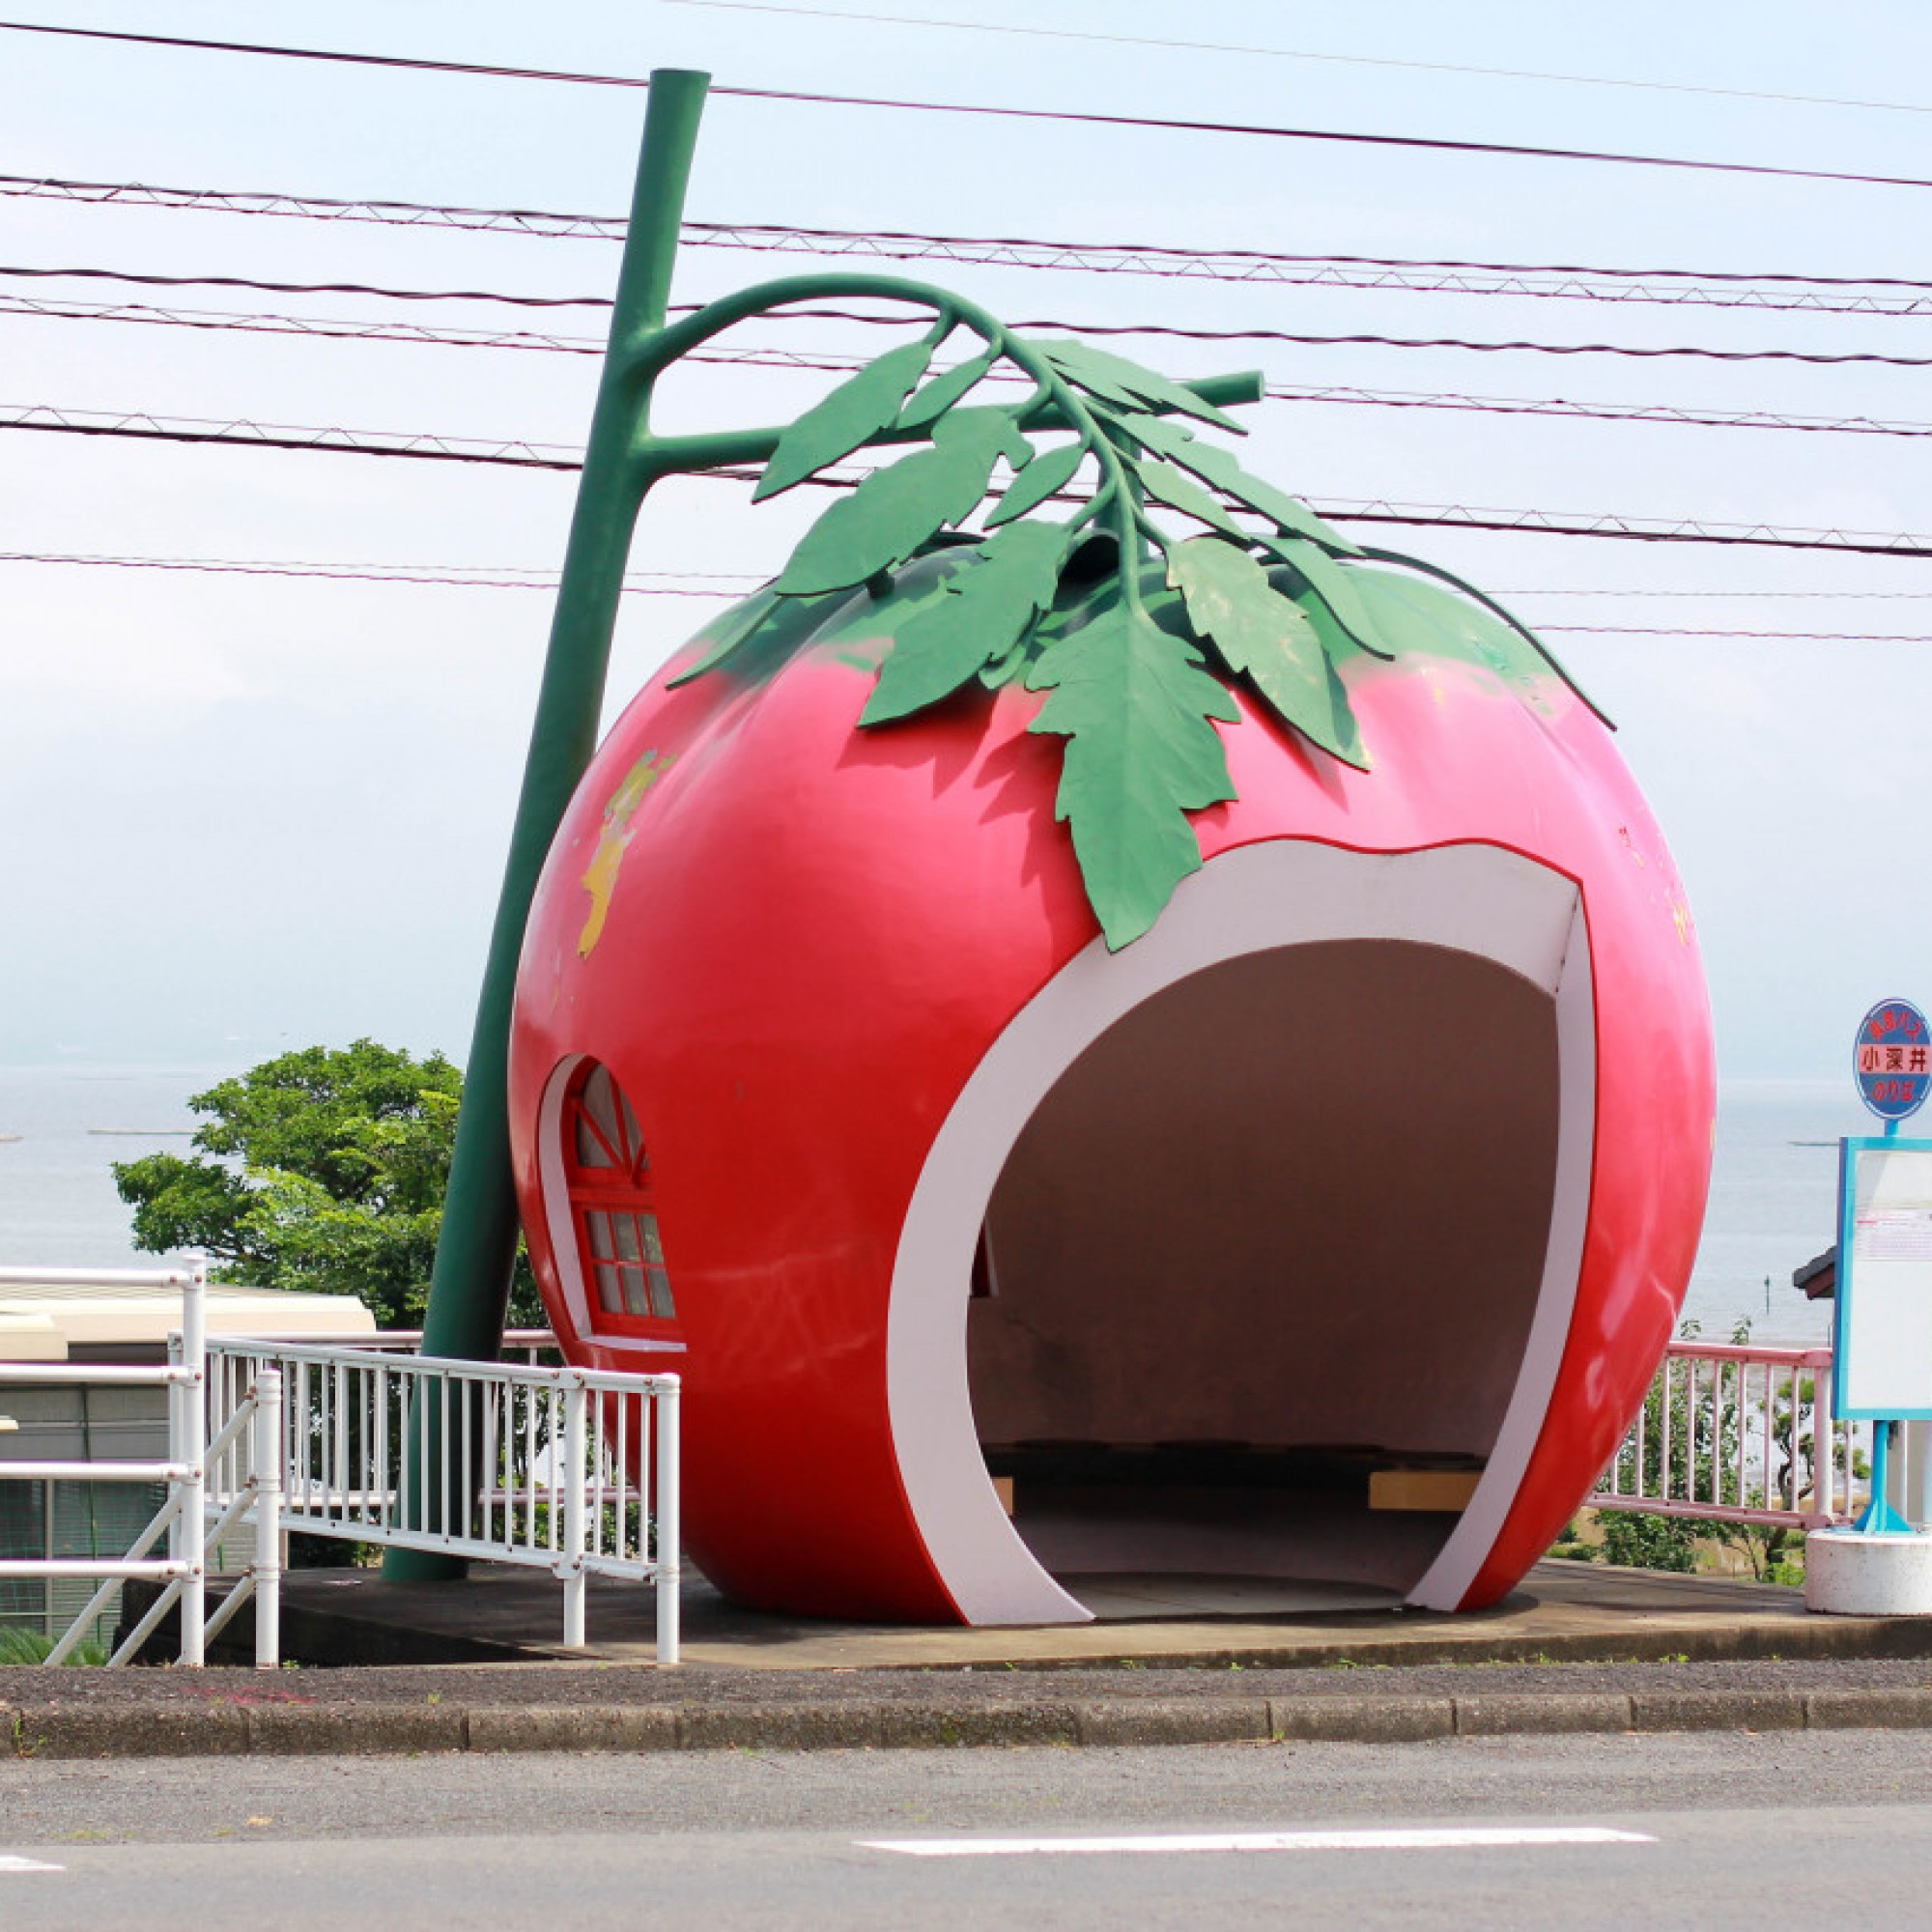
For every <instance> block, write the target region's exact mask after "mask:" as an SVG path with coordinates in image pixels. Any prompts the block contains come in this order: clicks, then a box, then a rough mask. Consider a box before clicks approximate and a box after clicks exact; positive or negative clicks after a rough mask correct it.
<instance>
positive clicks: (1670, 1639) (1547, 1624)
mask: <svg viewBox="0 0 1932 1932" xmlns="http://www.w3.org/2000/svg"><path fill="white" fill-rule="evenodd" d="M1077 1580H1080V1582H1081V1588H1080V1590H1079V1592H1078V1594H1080V1595H1081V1597H1082V1599H1083V1601H1086V1602H1088V1603H1090V1604H1091V1605H1094V1607H1095V1608H1096V1609H1098V1610H1099V1611H1100V1612H1101V1620H1100V1621H1096V1622H1094V1623H1091V1624H1061V1625H1053V1626H1046V1627H1037V1626H1036V1627H1030V1628H1025V1629H1019V1630H962V1629H957V1628H952V1629H943V1630H928V1629H906V1628H900V1627H895V1626H892V1625H881V1624H857V1623H834V1622H826V1621H822V1620H818V1619H814V1618H809V1617H786V1616H776V1615H768V1614H764V1613H761V1612H758V1611H754V1610H743V1609H739V1608H737V1607H735V1606H734V1605H730V1604H727V1603H725V1600H724V1599H723V1598H722V1597H720V1596H719V1595H718V1593H717V1592H716V1591H715V1590H713V1589H712V1588H711V1587H710V1585H709V1584H707V1583H704V1582H703V1581H701V1580H699V1579H694V1580H692V1581H689V1582H687V1584H686V1588H685V1592H684V1601H683V1621H684V1655H685V1659H686V1662H687V1663H688V1664H689V1663H698V1664H711V1665H716V1666H718V1667H720V1668H726V1669H738V1670H878V1669H957V1668H959V1667H961V1666H964V1665H967V1664H974V1665H978V1666H980V1667H981V1668H1004V1669H1022V1670H1038V1669H1052V1668H1067V1667H1078V1666H1082V1665H1088V1666H1094V1665H1101V1666H1104V1665H1110V1664H1111V1665H1119V1664H1121V1663H1123V1662H1131V1663H1134V1664H1139V1665H1143V1666H1155V1665H1172V1666H1188V1667H1194V1668H1200V1667H1203V1666H1222V1667H1226V1666H1229V1665H1234V1664H1239V1665H1241V1666H1242V1667H1243V1668H1248V1669H1255V1668H1284V1669H1288V1668H1311V1667H1317V1666H1332V1665H1338V1664H1343V1663H1377V1664H1425V1663H1496V1662H1526V1663H1536V1662H1566V1661H1569V1662H1578V1661H1581V1662H1604V1661H1608V1660H1628V1661H1634V1662H1648V1661H1655V1660H1659V1659H1666V1658H1683V1659H1695V1660H1711V1661H1719V1660H1738V1659H1749V1658H1772V1657H1782V1658H1799V1657H1932V1619H1928V1620H1926V1621H1924V1622H1920V1621H1918V1620H1915V1619H1912V1618H1864V1617H1854V1618H1846V1617H1822V1616H1812V1615H1810V1614H1809V1613H1808V1612H1807V1611H1806V1610H1805V1608H1804V1597H1803V1594H1802V1593H1801V1592H1799V1591H1796V1590H1789V1589H1782V1588H1779V1587H1777V1586H1776V1585H1772V1584H1764V1583H1752V1582H1747V1581H1742V1580H1736V1579H1732V1578H1727V1577H1679V1576H1670V1575H1667V1574H1665V1573H1663V1572H1661V1571H1652V1570H1619V1569H1614V1568H1611V1567H1609V1566H1606V1565H1601V1564H1589V1563H1556V1562H1548V1563H1539V1564H1538V1565H1537V1566H1536V1567H1535V1569H1533V1570H1532V1571H1531V1572H1530V1574H1529V1576H1528V1577H1527V1578H1526V1579H1525V1580H1524V1583H1523V1586H1522V1588H1521V1589H1520V1590H1518V1591H1517V1592H1515V1593H1514V1594H1513V1595H1512V1596H1510V1597H1507V1598H1505V1599H1504V1601H1503V1602H1502V1603H1501V1604H1499V1605H1496V1606H1495V1607H1494V1608H1493V1609H1489V1610H1482V1611H1477V1612H1475V1613H1474V1614H1471V1615H1467V1616H1449V1615H1440V1614H1435V1613H1433V1612H1429V1611H1423V1610H1408V1609H1404V1608H1402V1607H1400V1606H1399V1605H1395V1604H1394V1603H1393V1602H1390V1603H1388V1604H1386V1605H1384V1606H1383V1607H1379V1608H1375V1609H1364V1608H1359V1607H1352V1606H1351V1605H1356V1604H1359V1603H1360V1602H1361V1600H1362V1593H1361V1592H1359V1591H1354V1592H1350V1591H1347V1590H1332V1591H1324V1590H1322V1589H1321V1587H1320V1586H1317V1587H1315V1588H1311V1587H1310V1586H1308V1585H1285V1584H1275V1583H1269V1582H1266V1581H1264V1580H1262V1579H1256V1578H1238V1577H1236V1578H1214V1577H1200V1578H1173V1577H1165V1578H1160V1579H1152V1578H1149V1579H1119V1578H1115V1579H1109V1581H1108V1583H1107V1585H1106V1586H1105V1588H1104V1589H1102V1588H1099V1587H1096V1586H1095V1585H1094V1583H1092V1582H1090V1581H1087V1580H1086V1579H1077ZM1324 1600H1331V1601H1324ZM562 1621H563V1610H562V1592H561V1590H560V1588H559V1586H558V1585H557V1584H556V1583H555V1582H554V1581H553V1580H552V1579H551V1578H550V1577H545V1576H543V1575H542V1574H540V1573H537V1572H532V1571H528V1570H516V1569H511V1568H508V1567H507V1566H497V1565H490V1564H479V1565H477V1566H476V1567H475V1569H474V1570H473V1571H472V1573H471V1575H470V1577H469V1579H468V1580H467V1581H465V1582H463V1583H458V1584H448V1583H416V1584H407V1583H405V1584H398V1583H388V1582H385V1581H384V1579H383V1577H382V1576H381V1573H380V1572H377V1571H374V1570H337V1571H316V1570H312V1571H298V1572H295V1573H293V1574H292V1575H291V1576H289V1577H287V1578H286V1580H285V1587H284V1595H283V1605H282V1634H283V1653H284V1655H286V1656H292V1657H298V1658H307V1659H312V1660H315V1661H321V1662H334V1663H345V1664H346V1663H388V1662H396V1663H403V1662H423V1663H429V1662H514V1661H516V1660H518V1659H519V1658H534V1657H569V1656H573V1655H584V1654H587V1655H588V1656H590V1657H592V1658H596V1659H599V1660H602V1661H604V1662H612V1663H619V1662H621V1663H645V1662H652V1661H653V1660H654V1659H655V1656H656V1646H655V1632H656V1604H655V1599H654V1597H653V1595H652V1593H651V1591H650V1590H649V1589H648V1588H643V1589H639V1588H638V1587H636V1586H634V1585H625V1584H618V1583H610V1582H606V1581H605V1580H604V1579H602V1578H597V1577H593V1578H592V1579H591V1585H590V1597H589V1609H588V1614H587V1616H586V1619H585V1623H586V1629H587V1633H588V1635H589V1638H590V1642H589V1647H588V1651H587V1653H572V1652H568V1651H564V1650H563V1649H562V1647H561V1645H560V1643H559V1638H560V1636H561V1633H562ZM246 1640H247V1641H252V1638H249V1639H246ZM241 1655H242V1656H244V1657H245V1656H246V1655H247V1653H246V1652H245V1651H243V1652H242V1653H241Z"/></svg>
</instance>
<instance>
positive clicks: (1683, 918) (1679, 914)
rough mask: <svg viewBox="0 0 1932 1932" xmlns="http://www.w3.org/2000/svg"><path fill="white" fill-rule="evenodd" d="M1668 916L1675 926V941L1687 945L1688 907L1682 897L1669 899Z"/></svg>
mask: <svg viewBox="0 0 1932 1932" xmlns="http://www.w3.org/2000/svg"><path fill="white" fill-rule="evenodd" d="M1670 917H1671V920H1672V922H1673V923H1675V925H1676V927H1677V943H1678V944H1679V945H1680V946H1689V945H1690V907H1689V906H1688V905H1686V904H1685V903H1684V901H1683V900H1682V899H1675V898H1674V899H1672V900H1671V901H1670Z"/></svg>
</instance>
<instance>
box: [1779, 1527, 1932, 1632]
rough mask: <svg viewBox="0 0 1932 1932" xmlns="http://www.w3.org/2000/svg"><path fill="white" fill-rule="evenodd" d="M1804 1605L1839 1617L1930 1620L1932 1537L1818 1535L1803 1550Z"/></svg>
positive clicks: (1840, 1532) (1837, 1532)
mask: <svg viewBox="0 0 1932 1932" xmlns="http://www.w3.org/2000/svg"><path fill="white" fill-rule="evenodd" d="M1804 1603H1805V1607H1806V1608H1807V1609H1811V1610H1816V1611H1820V1612H1823V1613H1825V1614H1827V1615H1830V1616H1837V1617H1932V1535H1928V1534H1926V1533H1925V1532H1924V1531H1922V1530H1920V1531H1916V1532H1913V1533H1911V1534H1891V1533H1887V1532H1883V1531H1869V1530H1857V1529H1821V1530H1817V1531H1814V1532H1813V1533H1812V1535H1811V1536H1810V1537H1808V1538H1807V1539H1806V1541H1805V1546H1804Z"/></svg>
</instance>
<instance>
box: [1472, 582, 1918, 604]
mask: <svg viewBox="0 0 1932 1932" xmlns="http://www.w3.org/2000/svg"><path fill="white" fill-rule="evenodd" d="M1496 595H1497V596H1498V597H1668V598H1671V599H1673V600H1675V599H1677V598H1682V597H1727V598H1731V599H1736V598H1740V597H1745V598H1749V599H1750V600H1751V601H1752V602H1756V601H1757V600H1758V599H1759V598H1764V597H1777V598H1790V597H1804V598H1813V599H1816V598H1827V599H1831V600H1833V602H1835V601H1837V600H1838V599H1841V598H1846V597H1857V598H1862V599H1866V600H1869V599H1872V598H1884V599H1886V600H1887V601H1888V602H1890V603H1897V602H1899V601H1901V600H1910V601H1923V600H1925V599H1928V598H1932V590H1659V589H1655V588H1648V587H1647V588H1644V589H1632V588H1630V587H1628V586H1626V585H1624V584H1613V585H1597V586H1591V587H1587V588H1585V587H1577V586H1562V587H1552V586H1549V585H1545V586H1543V587H1542V588H1537V589H1524V590H1499V591H1497V592H1496Z"/></svg>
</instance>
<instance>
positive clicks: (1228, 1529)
mask: <svg viewBox="0 0 1932 1932" xmlns="http://www.w3.org/2000/svg"><path fill="white" fill-rule="evenodd" d="M1556 1128H1557V1051H1556V1029H1555V1011H1554V1005H1553V1002H1552V1001H1551V999H1550V998H1549V996H1548V994H1547V993H1545V992H1544V991H1542V990H1541V989H1540V988H1538V987H1536V986H1533V985H1532V984H1530V983H1529V982H1528V981H1527V980H1522V979H1520V978H1519V977H1518V976H1517V975H1515V974H1513V973H1511V972H1509V971H1507V970H1506V969H1504V968H1503V967H1500V966H1498V965H1496V964H1494V963H1493V962H1492V961H1489V960H1486V959H1482V958H1478V957H1476V956H1474V955H1471V954H1468V953H1464V952H1452V951H1448V950H1446V949H1443V948H1439V947H1432V946H1422V945H1415V944H1410V943H1404V942H1395V941H1349V942H1335V943H1323V944H1311V945H1303V946H1295V947H1289V948H1283V949H1280V950H1277V951H1272V952H1260V953H1254V954H1249V955H1245V956H1242V957H1239V958H1236V959H1231V960H1227V961H1224V962H1222V963H1220V964H1218V965H1215V966H1213V967H1211V968H1208V969H1207V970H1205V971H1203V972H1200V973H1198V974H1196V975H1194V976H1193V977H1191V978H1189V979H1185V980H1180V981H1179V982H1178V983H1176V984H1174V985H1171V986H1169V987H1167V988H1166V989H1165V990H1163V991H1162V992H1160V993H1159V994H1157V995H1155V996H1154V997H1153V998H1151V999H1150V1000H1149V1001H1147V1002H1146V1003H1145V1004H1143V1005H1142V1006H1140V1007H1138V1008H1136V1009H1134V1010H1132V1011H1131V1012H1129V1013H1128V1014H1126V1015H1125V1016H1124V1017H1123V1018H1122V1019H1121V1020H1120V1021H1119V1022H1118V1023H1116V1024H1115V1025H1114V1026H1113V1027H1112V1028H1111V1029H1110V1030H1109V1031H1108V1032H1106V1033H1105V1034H1103V1035H1102V1036H1101V1037H1099V1038H1098V1039H1097V1040H1095V1041H1094V1043H1093V1044H1092V1045H1091V1046H1090V1047H1089V1048H1088V1049H1087V1050H1086V1051H1085V1052H1084V1053H1083V1054H1081V1055H1080V1056H1079V1058H1078V1059H1077V1060H1075V1061H1074V1062H1073V1064H1072V1065H1070V1066H1069V1067H1068V1068H1067V1070H1066V1072H1065V1074H1064V1075H1063V1076H1062V1077H1061V1079H1060V1080H1059V1081H1058V1083H1057V1084H1056V1085H1055V1086H1054V1087H1053V1088H1052V1090H1051V1091H1050V1092H1049V1093H1048V1094H1047V1095H1046V1097H1045V1099H1044V1100H1043V1101H1042V1102H1041V1103H1040V1105H1039V1107H1038V1108H1037V1110H1036V1112H1035V1113H1034V1115H1033V1117H1032V1119H1031V1120H1030V1121H1029V1122H1028V1123H1027V1125H1026V1127H1025V1129H1024V1130H1023V1132H1022V1133H1021V1135H1020V1137H1019V1139H1018V1141H1017V1142H1016V1143H1015V1144H1014V1146H1013V1149H1012V1151H1011V1153H1010V1155H1009V1158H1008V1161H1007V1164H1006V1166H1005V1169H1004V1170H1003V1172H1002V1174H1001V1177H1000V1179H999V1181H998V1183H997V1185H996V1186H995V1189H994V1192H993V1196H992V1201H991V1205H990V1207H989V1209H988V1212H987V1217H986V1229H985V1236H984V1240H983V1245H982V1250H981V1257H980V1264H979V1265H978V1266H977V1267H976V1280H975V1295H974V1299H973V1301H972V1304H971V1308H970V1313H969V1318H968V1363H969V1373H970V1377H971V1385H972V1398H973V1406H974V1414H975V1420H976V1425H977V1428H978V1431H979V1436H980V1444H981V1447H982V1449H983V1452H984V1454H985V1458H986V1463H987V1467H988V1469H989V1470H990V1471H991V1472H992V1474H993V1475H994V1476H996V1477H1002V1478H1007V1479H1009V1481H1010V1485H1011V1503H1012V1509H1013V1518H1014V1524H1015V1527H1016V1528H1017V1530H1018V1531H1019V1533H1020V1535H1021V1536H1022V1537H1023V1538H1024V1539H1025V1541H1026V1543H1027V1545H1028V1547H1029V1548H1031V1549H1032V1550H1033V1552H1034V1554H1035V1555H1036V1557H1037V1558H1038V1560H1039V1561H1040V1562H1041V1564H1042V1565H1043V1566H1044V1567H1045V1568H1046V1569H1047V1570H1049V1571H1050V1572H1052V1573H1053V1574H1054V1575H1056V1576H1058V1577H1063V1578H1064V1579H1065V1578H1077V1577H1106V1576H1119V1575H1122V1574H1134V1575H1139V1576H1171V1575H1181V1574H1194V1575H1216V1576H1225V1577H1236V1576H1243V1577H1293V1578H1303V1579H1308V1580H1311V1581H1321V1582H1327V1583H1346V1584H1353V1585H1360V1586H1365V1587H1366V1588H1367V1589H1368V1590H1370V1591H1371V1592H1373V1591H1375V1590H1383V1591H1391V1592H1401V1591H1403V1590H1405V1589H1406V1588H1408V1587H1409V1586H1411V1585H1412V1584H1413V1583H1414V1582H1415V1581H1416V1580H1417V1579H1418V1578H1419V1577H1421V1576H1422V1574H1423V1573H1424V1572H1425V1571H1426V1570H1427V1569H1428V1567H1429V1564H1430V1562H1431V1561H1432V1560H1433V1558H1434V1557H1435V1553H1436V1551H1437V1550H1438V1549H1439V1548H1441V1546H1442V1544H1443V1542H1444V1541H1445V1540H1446V1538H1447V1537H1448V1535H1449V1533H1450V1531H1451V1529H1452V1528H1453V1527H1454V1524H1455V1522H1456V1520H1457V1517H1456V1512H1455V1509H1454V1507H1451V1508H1449V1509H1447V1510H1445V1509H1443V1508H1441V1507H1439V1506H1438V1507H1433V1508H1412V1507H1382V1506H1377V1507H1371V1484H1372V1478H1374V1477H1375V1476H1376V1475H1377V1472H1378V1471H1379V1472H1384V1476H1385V1477H1386V1472H1391V1471H1417V1470H1421V1471H1449V1472H1456V1471H1461V1472H1466V1473H1468V1474H1473V1473H1474V1472H1478V1471H1480V1470H1481V1468H1482V1467H1483V1465H1484V1463H1486V1461H1487V1460H1488V1458H1489V1456H1490V1453H1491V1451H1492V1447H1493V1445H1494V1443H1495V1441H1496V1437H1497V1434H1498V1431H1499V1429H1500V1426H1501V1423H1502V1418H1503V1413H1504V1410H1505V1407H1506V1406H1507V1405H1508V1402H1509V1398H1510V1395H1511V1392H1512V1390H1513V1389H1514V1387H1515V1383H1516V1378H1517V1374H1518V1371H1519V1369H1520V1365H1521V1362H1522V1358H1523V1353H1524V1350H1525V1347H1526V1343H1527V1339H1528V1332H1529V1327H1530V1321H1531V1317H1532V1314H1533V1312H1534V1307H1535V1302H1536V1297H1537V1294H1538V1292H1539V1289H1540V1287H1541V1283H1542V1278H1543V1271H1544V1264H1545V1255H1546V1249H1547V1246H1548V1235H1549V1224H1550V1212H1551V1203H1552V1194H1553V1187H1554V1174H1555V1160H1556ZM1438 1487H1439V1486H1438ZM1449 1487H1450V1489H1451V1490H1452V1491H1453V1490H1454V1489H1455V1487H1456V1486H1455V1485H1450V1486H1449ZM1467 1488H1468V1484H1467V1483H1466V1482H1465V1483H1464V1484H1463V1485H1462V1489H1463V1492H1466V1490H1467ZM1377 1489H1378V1497H1377V1502H1378V1505H1379V1504H1380V1503H1382V1502H1383V1501H1384V1500H1386V1498H1387V1496H1388V1495H1389V1494H1391V1493H1393V1494H1395V1495H1396V1496H1398V1498H1399V1497H1400V1496H1401V1495H1402V1494H1404V1493H1406V1492H1404V1491H1402V1490H1401V1488H1400V1486H1398V1487H1397V1489H1395V1490H1394V1491H1390V1490H1389V1489H1388V1487H1387V1484H1386V1481H1384V1483H1382V1484H1378V1485H1377Z"/></svg>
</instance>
